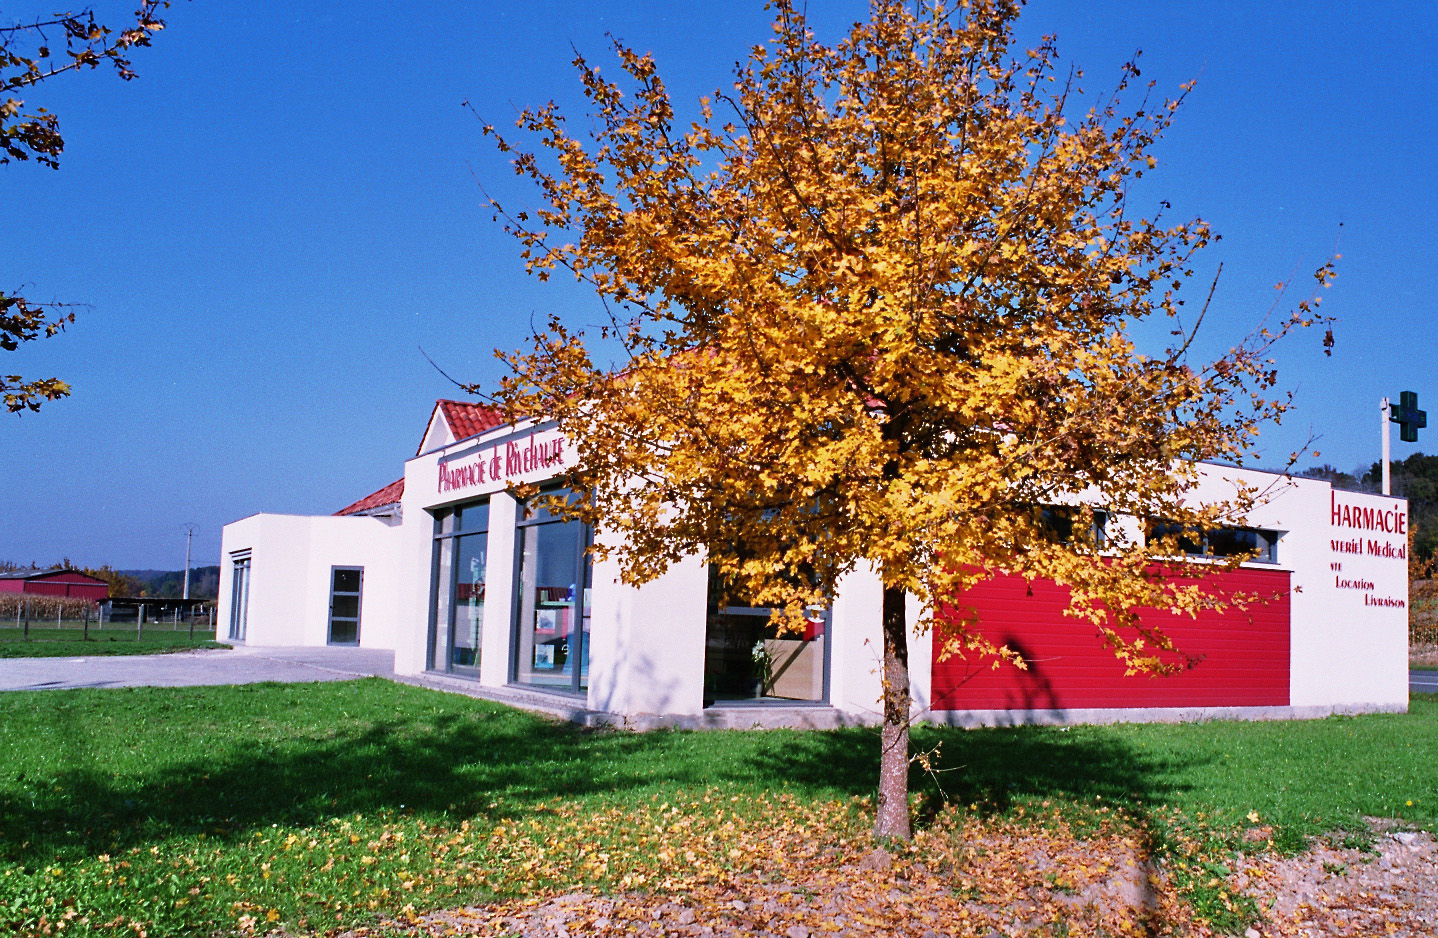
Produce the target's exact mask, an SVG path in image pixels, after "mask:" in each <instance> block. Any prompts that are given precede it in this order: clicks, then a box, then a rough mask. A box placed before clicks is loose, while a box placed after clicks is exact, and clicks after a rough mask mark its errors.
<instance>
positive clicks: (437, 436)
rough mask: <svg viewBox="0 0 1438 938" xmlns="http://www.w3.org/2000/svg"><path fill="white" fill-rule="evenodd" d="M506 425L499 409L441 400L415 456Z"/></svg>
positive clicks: (435, 403) (435, 404) (431, 415)
mask: <svg viewBox="0 0 1438 938" xmlns="http://www.w3.org/2000/svg"><path fill="white" fill-rule="evenodd" d="M502 423H504V417H503V415H501V414H500V412H499V409H498V408H495V407H487V406H485V405H484V404H475V403H472V402H470V401H450V400H445V399H443V398H441V399H440V400H437V401H435V402H434V411H433V412H432V413H431V414H430V417H429V423H428V424H426V425H425V429H424V436H423V438H421V439H420V441H419V449H418V450H416V451H415V455H416V456H417V455H419V454H420V453H423V452H425V451H426V450H431V449H435V448H437V447H440V446H445V445H448V444H450V443H457V442H459V441H460V440H464V439H468V438H469V437H472V436H477V435H479V434H481V433H483V432H484V431H486V430H492V429H494V428H495V427H497V426H499V425H500V424H502ZM436 431H441V432H439V433H436Z"/></svg>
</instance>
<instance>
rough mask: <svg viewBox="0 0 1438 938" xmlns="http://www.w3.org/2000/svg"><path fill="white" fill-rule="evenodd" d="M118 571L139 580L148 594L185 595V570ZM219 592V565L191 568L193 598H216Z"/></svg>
mask: <svg viewBox="0 0 1438 938" xmlns="http://www.w3.org/2000/svg"><path fill="white" fill-rule="evenodd" d="M116 572H117V573H119V574H120V575H121V576H125V577H129V578H130V579H131V580H134V581H135V582H137V583H138V584H139V585H140V589H141V590H142V591H143V592H144V594H145V595H147V596H156V597H160V598H164V599H175V598H178V597H180V596H182V595H184V591H185V571H183V570H119V571H116ZM219 593H220V568H219V567H217V566H216V567H191V568H190V598H191V599H214V598H215V597H217V596H218V595H219Z"/></svg>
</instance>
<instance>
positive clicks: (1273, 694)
mask: <svg viewBox="0 0 1438 938" xmlns="http://www.w3.org/2000/svg"><path fill="white" fill-rule="evenodd" d="M1289 577H1290V574H1289V573H1288V572H1287V571H1284V570H1260V569H1253V568H1248V567H1245V568H1242V569H1238V570H1231V571H1227V572H1224V573H1218V574H1214V575H1213V576H1211V577H1208V578H1206V579H1205V581H1204V582H1205V583H1206V584H1207V585H1208V587H1209V588H1210V589H1212V590H1214V591H1215V592H1217V593H1249V594H1255V595H1260V596H1265V597H1271V598H1270V599H1268V600H1267V601H1265V602H1263V603H1261V604H1255V605H1252V606H1250V607H1249V608H1247V609H1229V610H1226V611H1224V612H1204V613H1200V614H1199V616H1198V617H1197V618H1196V619H1195V618H1190V617H1188V616H1181V615H1175V614H1174V613H1172V612H1168V611H1161V610H1147V611H1145V612H1143V613H1142V621H1143V623H1144V624H1145V625H1149V626H1156V627H1158V628H1160V629H1161V630H1162V631H1163V632H1164V634H1166V635H1168V637H1169V638H1171V639H1172V640H1173V643H1174V645H1175V647H1176V648H1177V649H1178V651H1179V652H1181V653H1182V654H1183V655H1184V656H1187V657H1188V658H1190V659H1197V660H1196V663H1194V664H1193V665H1192V666H1191V667H1189V668H1187V669H1185V670H1183V671H1180V672H1179V673H1177V674H1173V675H1168V676H1162V677H1156V676H1151V675H1146V674H1139V675H1132V676H1125V675H1124V665H1123V664H1122V663H1121V662H1120V661H1119V660H1118V659H1117V658H1115V657H1114V655H1113V652H1112V651H1111V650H1110V649H1109V647H1108V646H1107V645H1105V644H1104V643H1103V641H1102V639H1101V638H1100V637H1099V635H1098V630H1097V628H1096V627H1095V626H1094V625H1093V624H1092V623H1089V622H1086V621H1083V620H1080V619H1075V618H1073V617H1071V616H1065V615H1064V610H1065V609H1067V608H1068V590H1067V588H1065V587H1060V586H1059V585H1057V584H1055V583H1053V582H1052V581H1047V580H1036V581H1034V582H1033V583H1032V585H1030V584H1029V583H1028V581H1026V580H1024V579H1023V578H1022V577H1018V576H1007V575H1005V576H996V577H993V578H992V579H990V580H987V581H985V582H984V583H981V584H979V585H977V586H975V587H974V588H973V589H971V590H969V591H968V592H967V593H965V594H964V596H963V598H962V600H961V605H963V606H966V607H971V608H973V609H974V610H975V611H976V612H977V613H978V626H977V629H978V631H979V632H980V633H982V634H983V635H985V636H987V637H988V638H990V639H991V640H993V641H994V642H997V643H999V644H1003V645H1008V646H1009V647H1010V648H1012V649H1014V650H1015V651H1017V652H1018V653H1019V654H1021V655H1022V656H1023V657H1024V659H1025V660H1026V661H1027V662H1028V664H1029V668H1028V670H1027V671H1022V670H1019V669H1018V668H1016V667H1013V666H1012V665H1009V664H1002V665H1000V666H999V668H998V669H997V670H994V669H993V668H992V667H991V663H992V660H993V659H992V658H984V659H981V660H975V659H968V660H966V659H964V658H961V657H959V656H958V655H952V656H950V657H949V658H947V659H946V660H942V661H941V660H939V656H940V654H941V649H942V643H941V641H939V640H938V636H936V639H935V642H934V661H933V697H934V701H933V709H934V710H1051V709H1070V708H1089V707H1098V708H1107V707H1245V706H1287V705H1288V668H1289V628H1290V610H1289Z"/></svg>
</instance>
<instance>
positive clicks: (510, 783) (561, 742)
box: [0, 679, 1175, 864]
mask: <svg viewBox="0 0 1438 938" xmlns="http://www.w3.org/2000/svg"><path fill="white" fill-rule="evenodd" d="M251 688H252V690H251V691H249V692H247V693H249V694H251V695H252V696H250V697H245V698H244V700H253V701H255V702H256V703H257V709H256V711H255V712H253V713H250V712H245V711H244V707H243V704H239V705H233V704H232V706H235V707H236V710H235V712H233V713H232V714H229V715H228V716H229V718H230V719H232V720H233V721H234V724H233V726H232V727H225V726H224V725H222V724H223V721H224V720H225V718H226V716H227V714H225V713H223V712H219V711H217V712H215V713H214V714H213V718H214V725H212V724H211V723H210V722H208V718H209V717H210V716H211V715H210V713H209V712H208V711H207V710H205V709H204V707H205V706H206V704H207V703H209V702H210V700H211V699H212V698H209V697H206V696H204V693H203V692H197V691H195V690H193V689H192V690H189V691H188V693H189V694H191V695H193V698H192V699H191V700H190V702H189V703H187V704H186V707H187V709H190V710H192V711H193V710H194V709H195V708H196V707H197V706H198V707H199V708H200V709H199V711H198V715H199V718H200V722H199V723H195V722H194V719H195V714H194V713H192V714H191V723H189V724H184V727H185V730H184V732H182V731H181V729H179V728H178V724H177V728H175V729H174V732H173V733H171V728H170V727H167V726H149V727H146V726H138V725H137V726H136V727H135V728H134V732H133V735H132V736H131V737H130V738H129V743H130V746H131V747H132V748H139V749H142V750H144V749H147V748H148V749H152V750H153V751H154V753H155V755H154V757H153V758H151V759H147V760H145V764H144V767H143V768H142V769H139V770H134V771H120V772H117V771H116V770H115V768H116V767H115V765H114V764H112V763H113V762H114V761H115V756H114V755H112V754H108V753H107V752H106V751H105V750H104V744H101V743H96V742H95V739H96V737H95V736H94V735H93V734H92V731H91V728H90V727H88V726H87V725H86V721H89V720H92V719H93V717H92V716H91V713H93V712H94V711H86V710H80V711H79V712H75V711H72V710H70V709H68V708H57V709H56V710H55V711H54V713H53V719H52V724H60V725H56V726H55V729H56V733H55V737H56V739H57V742H56V744H55V745H56V748H57V749H58V750H59V751H57V752H54V753H51V754H50V755H51V758H52V761H53V763H57V764H58V765H59V766H60V768H59V770H58V771H57V772H56V773H55V774H53V775H52V776H47V777H43V778H25V777H24V773H23V772H22V773H21V775H20V777H17V778H12V779H0V858H3V859H6V860H10V861H17V862H22V863H27V864H32V863H41V862H45V861H46V860H48V859H50V858H63V857H74V856H81V855H93V854H95V853H99V852H111V853H114V852H118V851H121V850H124V849H126V848H128V847H133V846H136V845H139V844H145V843H155V842H157V841H160V840H164V839H167V838H171V837H193V836H198V835H203V836H205V837H207V838H214V839H219V840H222V841H223V840H226V839H231V838H240V837H243V836H245V835H246V834H247V833H248V832H250V831H253V830H255V829H257V828H260V827H268V826H269V825H271V824H284V825H294V826H306V825H312V824H318V823H323V822H325V821H327V820H329V819H331V818H335V817H339V816H344V815H354V814H361V815H371V814H374V813H377V812H401V811H403V812H408V813H413V814H416V815H420V816H431V817H438V816H444V815H449V816H452V817H455V818H460V817H466V818H467V817H476V816H479V817H489V818H494V819H498V818H502V817H510V816H516V815H524V814H526V813H527V812H529V811H530V810H531V809H532V808H533V807H534V806H535V805H537V804H538V803H540V802H543V801H553V800H554V799H557V798H572V797H591V796H592V797H598V798H615V799H624V798H626V797H628V798H635V797H641V796H643V795H645V794H647V793H650V792H655V791H659V790H662V789H673V788H693V789H699V788H704V787H707V786H726V785H727V786H733V787H738V788H743V787H746V786H747V787H752V788H753V789H754V790H756V791H757V790H765V789H773V788H779V787H788V788H789V789H791V790H799V791H803V792H808V793H810V794H812V795H813V796H815V797H846V796H852V795H863V794H868V793H871V792H872V791H873V790H874V786H875V784H876V780H877V767H878V741H877V736H876V734H875V733H874V731H872V730H868V729H848V730H839V731H834V732H813V731H810V732H801V731H753V732H738V733H734V732H715V733H690V732H656V733H646V734H634V733H623V732H604V731H593V730H585V729H582V728H579V727H576V726H572V725H567V724H556V723H552V722H549V721H547V720H544V719H541V718H539V717H536V716H533V715H530V714H527V713H523V712H520V711H517V710H513V709H509V708H506V707H501V706H498V705H495V704H489V703H485V702H482V701H474V700H469V699H467V698H453V697H439V696H436V695H433V693H432V692H428V691H421V690H416V689H413V688H404V687H400V686H398V685H394V684H389V683H387V682H383V681H379V680H373V679H372V680H370V681H361V682H353V683H348V684H334V685H327V686H325V687H316V688H314V689H311V690H307V691H303V692H298V691H295V690H294V689H293V688H286V687H281V686H279V685H275V686H274V687H273V690H268V691H267V690H266V689H265V688H263V687H261V686H258V685H251ZM346 688H349V690H348V691H347V690H346ZM82 693H84V692H82ZM98 693H99V694H100V695H101V696H99V697H96V698H94V700H95V701H96V703H94V704H93V705H92V706H93V707H95V708H99V707H102V706H103V704H102V703H100V702H99V701H101V700H102V699H103V700H109V701H114V700H121V699H123V698H117V697H113V696H111V697H104V695H106V694H110V695H113V694H115V693H116V692H113V691H110V692H98ZM120 693H123V692H120ZM147 693H149V692H147ZM164 694H165V692H157V693H154V696H153V698H146V699H147V700H151V701H153V700H159V701H165V700H168V699H169V698H167V697H165V696H164ZM267 694H268V695H269V696H266V695H267ZM74 699H75V700H81V699H83V698H78V697H77V698H74ZM137 699H138V698H137ZM225 699H228V698H225ZM276 701H279V702H280V704H283V705H282V706H277V705H276ZM351 701H352V703H351ZM266 706H267V707H269V709H268V710H266V709H265V707H266ZM285 706H288V707H290V708H292V709H291V710H290V711H286V710H285V709H284V708H285ZM337 706H340V707H348V708H349V709H347V710H345V709H341V710H336V707H337ZM155 710H156V707H155V705H154V703H153V702H151V703H150V704H149V705H148V709H143V710H140V711H138V712H142V713H150V714H153V713H154V712H155ZM160 710H161V714H160V717H161V718H163V716H164V714H163V706H162V707H161V708H160ZM287 713H289V714H290V715H289V716H287V715H286V714H287ZM64 714H69V715H68V716H64ZM67 720H68V721H70V722H69V723H68V724H67V723H65V721H67ZM187 732H188V733H189V736H185V733H187ZM167 737H174V738H167ZM181 737H184V738H181ZM936 743H941V746H940V757H939V759H938V761H937V763H936V768H937V769H938V770H939V771H938V773H937V774H938V777H939V778H941V779H942V780H943V786H944V789H945V792H946V793H947V795H948V796H949V797H951V798H954V799H956V800H959V801H962V802H964V803H974V804H978V805H980V806H981V807H982V808H983V809H985V810H992V811H1002V810H1005V809H1006V808H1007V807H1008V806H1009V805H1011V804H1012V803H1013V801H1014V800H1015V799H1019V798H1024V797H1028V796H1045V797H1047V796H1060V797H1071V798H1093V797H1094V796H1096V795H1102V796H1103V797H1104V798H1105V799H1111V800H1113V801H1121V800H1122V801H1128V802H1129V803H1133V802H1135V801H1136V802H1138V803H1140V804H1149V803H1157V802H1159V801H1161V800H1163V799H1164V798H1165V797H1167V796H1168V795H1169V794H1170V793H1172V792H1173V791H1175V788H1174V783H1173V782H1172V781H1171V779H1172V776H1173V775H1174V772H1173V769H1174V768H1175V767H1173V766H1170V765H1166V764H1164V763H1163V762H1162V761H1160V760H1158V759H1155V758H1153V757H1148V756H1144V755H1141V754H1139V753H1137V752H1135V751H1134V750H1133V749H1132V748H1131V747H1129V746H1126V745H1124V744H1123V743H1122V742H1120V741H1118V740H1117V739H1115V738H1112V737H1106V736H1104V735H1102V734H1099V733H1094V732H1087V733H1084V734H1079V733H1074V734H1065V733H1061V732H1059V731H1057V730H1044V729H1040V728H1024V729H1000V730H985V731H978V732H974V731H960V730H948V729H925V728H921V729H919V730H918V731H917V732H916V748H925V749H930V748H933V746H934V745H935V744H936ZM916 771H917V770H916ZM922 784H923V780H922V779H921V778H916V787H918V786H921V785H922Z"/></svg>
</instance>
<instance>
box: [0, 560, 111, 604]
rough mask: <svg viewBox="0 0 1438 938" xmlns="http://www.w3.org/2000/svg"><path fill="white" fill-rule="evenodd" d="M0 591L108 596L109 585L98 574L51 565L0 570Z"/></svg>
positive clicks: (96, 598)
mask: <svg viewBox="0 0 1438 938" xmlns="http://www.w3.org/2000/svg"><path fill="white" fill-rule="evenodd" d="M0 593H30V594H31V595H35V596H64V597H66V598H69V599H93V600H95V601H97V602H101V601H104V600H106V599H109V598H110V584H109V583H106V582H105V581H104V580H102V579H100V578H99V577H94V576H90V574H88V573H81V572H80V571H79V570H65V569H63V568H60V567H55V568H54V569H51V570H16V571H13V572H10V573H0Z"/></svg>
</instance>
